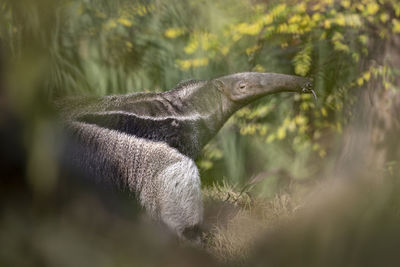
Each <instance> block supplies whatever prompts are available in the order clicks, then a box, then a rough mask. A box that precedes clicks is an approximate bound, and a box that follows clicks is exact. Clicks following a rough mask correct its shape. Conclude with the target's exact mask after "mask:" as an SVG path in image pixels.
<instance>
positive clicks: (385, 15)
mask: <svg viewBox="0 0 400 267" xmlns="http://www.w3.org/2000/svg"><path fill="white" fill-rule="evenodd" d="M379 19H380V20H381V21H382V22H383V23H385V22H386V21H388V20H389V15H388V14H386V13H382V14H381V15H380V16H379Z"/></svg>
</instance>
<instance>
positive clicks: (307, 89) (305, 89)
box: [302, 82, 318, 101]
mask: <svg viewBox="0 0 400 267" xmlns="http://www.w3.org/2000/svg"><path fill="white" fill-rule="evenodd" d="M302 92H303V93H312V94H313V96H314V99H315V101H317V99H318V98H317V94H316V93H315V91H314V89H312V83H311V82H307V83H306V84H304V86H303V88H302Z"/></svg>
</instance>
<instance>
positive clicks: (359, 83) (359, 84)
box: [357, 78, 364, 86]
mask: <svg viewBox="0 0 400 267" xmlns="http://www.w3.org/2000/svg"><path fill="white" fill-rule="evenodd" d="M357 84H358V86H361V85H363V84H364V80H363V78H358V79H357Z"/></svg>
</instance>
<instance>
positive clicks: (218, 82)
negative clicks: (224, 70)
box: [213, 79, 226, 94]
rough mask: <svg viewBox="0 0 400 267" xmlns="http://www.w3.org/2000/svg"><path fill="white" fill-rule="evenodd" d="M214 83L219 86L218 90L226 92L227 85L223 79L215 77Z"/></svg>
mask: <svg viewBox="0 0 400 267" xmlns="http://www.w3.org/2000/svg"><path fill="white" fill-rule="evenodd" d="M213 84H214V85H215V87H217V89H218V91H220V92H222V93H224V94H225V93H226V86H225V84H224V82H223V81H221V80H219V79H214V80H213Z"/></svg>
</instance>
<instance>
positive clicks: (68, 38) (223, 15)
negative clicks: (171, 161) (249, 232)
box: [0, 0, 400, 184]
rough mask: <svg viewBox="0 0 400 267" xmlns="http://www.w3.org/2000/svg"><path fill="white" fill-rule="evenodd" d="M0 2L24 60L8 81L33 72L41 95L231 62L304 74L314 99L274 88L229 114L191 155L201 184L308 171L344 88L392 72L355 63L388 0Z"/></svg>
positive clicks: (4, 36)
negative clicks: (274, 91) (219, 130)
mask: <svg viewBox="0 0 400 267" xmlns="http://www.w3.org/2000/svg"><path fill="white" fill-rule="evenodd" d="M0 10H1V11H0V12H1V15H0V38H1V40H2V43H3V48H4V49H5V50H6V51H7V53H9V55H11V58H12V59H18V58H20V59H21V60H23V61H24V63H26V66H25V68H24V69H25V72H24V73H25V75H26V79H24V81H19V82H18V83H17V84H18V85H21V84H22V85H23V82H25V83H30V82H33V81H36V80H40V81H41V82H40V83H38V84H37V87H36V88H39V87H40V90H38V91H40V92H42V93H41V94H40V95H41V96H43V94H44V95H45V96H46V97H48V98H50V99H53V98H55V97H65V96H71V95H96V96H103V95H108V94H123V93H128V92H139V91H164V90H169V89H171V88H173V87H174V86H175V85H176V84H177V83H178V82H179V81H181V80H186V79H192V78H194V79H209V78H212V77H216V76H219V75H224V74H227V73H234V72H241V71H260V72H279V73H287V74H297V75H301V76H308V77H311V78H312V79H313V80H314V89H315V90H316V91H317V94H318V96H319V99H318V101H317V102H315V101H314V100H313V99H312V97H311V96H310V95H302V96H300V95H295V96H293V95H289V94H282V95H276V96H272V97H268V98H265V99H262V100H260V101H258V102H257V103H254V104H252V105H251V106H248V107H245V108H243V109H242V110H240V111H239V112H237V113H236V114H235V115H234V116H233V117H232V118H231V119H230V120H229V122H228V123H227V125H226V127H225V128H224V129H223V130H222V131H223V132H222V134H220V135H218V137H217V138H216V139H215V140H213V142H211V143H210V144H209V145H208V146H207V147H206V148H205V149H204V152H203V154H202V156H201V157H200V158H199V159H198V164H199V166H200V168H201V170H202V176H203V178H204V182H205V183H206V184H207V183H209V182H211V181H215V180H217V181H218V180H221V179H223V177H224V176H227V177H228V179H230V180H231V182H235V183H237V182H243V181H244V180H245V179H247V178H249V177H250V176H251V175H252V174H256V173H258V172H261V171H263V170H267V169H271V168H274V169H280V168H281V169H285V170H287V171H288V172H289V173H291V174H292V175H293V176H294V177H295V178H307V177H311V176H313V175H315V174H316V173H317V172H318V171H320V170H322V168H323V167H326V166H324V164H321V161H320V160H316V159H321V158H322V159H323V158H326V157H329V156H330V152H331V150H332V149H333V148H334V141H335V136H337V135H340V134H342V128H343V125H344V124H345V123H347V122H348V121H349V119H350V118H351V115H352V114H351V112H350V110H351V109H349V107H351V105H352V104H353V102H354V99H353V96H352V95H351V91H352V89H354V88H356V87H360V86H365V85H366V84H368V83H369V82H370V81H371V80H379V81H381V82H382V83H383V85H384V87H385V88H393V86H391V81H392V76H393V72H394V70H392V69H391V68H389V67H388V66H385V65H384V64H382V63H381V62H375V63H374V64H366V61H367V60H368V58H369V57H370V56H371V54H373V53H377V52H379V51H373V49H372V46H371V42H372V41H371V40H375V39H385V38H388V36H390V35H393V34H399V33H400V5H399V3H398V1H396V0H358V1H350V0H344V1H334V0H320V1H309V0H305V1H301V2H299V1H282V0H276V1H256V0H220V1H212V0H196V1H194V0H189V1H178V0H164V1H159V0H149V1H144V0H143V1H140V0H135V1H132V0H113V1H106V0H64V1H61V0H59V1H4V2H2V3H1V4H0ZM29 42H31V43H29ZM27 48H28V49H27ZM38 51H39V52H38ZM27 58H31V61H27V60H26V59H27ZM27 62H28V63H27ZM29 62H30V63H29ZM366 66H368V67H366ZM38 76H40V78H37V77H38ZM28 86H31V84H29V85H26V87H28ZM28 91H29V90H25V91H22V92H23V94H24V95H27V94H28V93H27V92H28ZM29 92H30V91H29ZM32 94H35V93H32ZM15 95H16V96H18V97H20V96H21V94H20V93H15ZM28 95H29V94H28ZM324 162H326V164H329V163H330V162H331V161H324ZM306 164H307V166H309V167H308V168H304V166H305V165H306Z"/></svg>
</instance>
